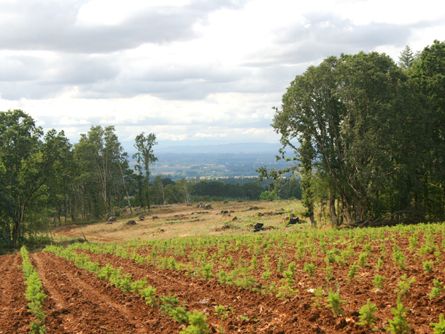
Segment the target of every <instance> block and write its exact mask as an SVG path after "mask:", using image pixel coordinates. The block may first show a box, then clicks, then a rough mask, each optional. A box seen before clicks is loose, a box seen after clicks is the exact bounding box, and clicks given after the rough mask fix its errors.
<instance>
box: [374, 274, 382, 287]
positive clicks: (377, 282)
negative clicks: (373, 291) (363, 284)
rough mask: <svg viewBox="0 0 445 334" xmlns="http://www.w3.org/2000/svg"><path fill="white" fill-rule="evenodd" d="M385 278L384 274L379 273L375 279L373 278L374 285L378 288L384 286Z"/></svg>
mask: <svg viewBox="0 0 445 334" xmlns="http://www.w3.org/2000/svg"><path fill="white" fill-rule="evenodd" d="M383 280H384V278H383V276H382V275H378V274H377V275H375V276H374V279H373V280H372V283H373V284H374V286H375V287H376V288H377V289H381V288H383Z"/></svg>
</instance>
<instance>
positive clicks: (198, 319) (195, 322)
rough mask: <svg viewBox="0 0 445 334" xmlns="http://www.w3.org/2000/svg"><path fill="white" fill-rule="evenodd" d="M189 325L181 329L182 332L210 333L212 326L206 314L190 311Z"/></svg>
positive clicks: (191, 333)
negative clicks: (210, 326)
mask: <svg viewBox="0 0 445 334" xmlns="http://www.w3.org/2000/svg"><path fill="white" fill-rule="evenodd" d="M187 322H188V324H189V325H188V326H187V327H186V328H185V329H183V330H182V331H180V334H209V333H210V328H209V325H208V324H207V318H206V316H205V315H204V314H203V313H201V312H197V311H194V312H189V313H188V314H187Z"/></svg>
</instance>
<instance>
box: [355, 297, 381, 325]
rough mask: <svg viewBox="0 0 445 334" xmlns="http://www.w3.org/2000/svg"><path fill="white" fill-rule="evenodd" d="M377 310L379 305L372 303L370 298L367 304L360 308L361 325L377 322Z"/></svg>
mask: <svg viewBox="0 0 445 334" xmlns="http://www.w3.org/2000/svg"><path fill="white" fill-rule="evenodd" d="M376 312H377V306H376V305H375V304H374V303H371V302H370V301H369V299H368V301H367V302H366V304H365V305H363V306H362V307H361V308H360V310H359V320H360V321H359V323H358V324H359V325H360V326H371V325H373V324H374V323H375V313H376Z"/></svg>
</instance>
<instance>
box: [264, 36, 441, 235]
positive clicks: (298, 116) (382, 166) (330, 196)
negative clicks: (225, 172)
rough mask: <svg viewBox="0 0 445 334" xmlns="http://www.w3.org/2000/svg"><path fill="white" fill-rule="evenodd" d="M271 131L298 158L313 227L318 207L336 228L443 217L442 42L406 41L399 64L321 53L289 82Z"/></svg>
mask: <svg viewBox="0 0 445 334" xmlns="http://www.w3.org/2000/svg"><path fill="white" fill-rule="evenodd" d="M273 128H274V129H275V131H276V132H277V133H278V134H279V135H280V136H281V143H282V145H283V148H282V150H281V151H280V152H281V158H284V159H291V160H292V159H294V160H297V164H296V165H298V167H295V168H298V170H299V172H300V175H301V186H302V191H303V202H304V205H305V207H306V210H307V216H308V217H309V218H310V220H311V222H312V224H314V225H315V224H316V219H315V215H314V210H315V207H321V209H322V210H326V212H328V216H329V217H330V221H331V223H332V225H333V226H340V225H354V226H355V225H379V224H388V223H411V222H419V221H435V220H443V219H444V216H445V42H440V41H434V43H433V44H432V45H430V46H428V47H425V48H424V49H423V50H422V51H421V52H420V53H418V54H414V53H413V52H412V51H411V50H410V49H409V48H408V47H407V48H405V50H404V51H403V52H402V54H401V56H400V59H399V62H398V63H395V62H394V61H393V60H392V59H391V58H390V57H389V56H387V55H386V54H382V53H377V52H371V53H364V52H360V53H357V54H353V55H346V54H343V55H341V56H339V57H328V58H326V59H324V60H323V61H322V62H321V63H320V64H319V65H317V66H311V67H309V68H308V69H307V70H306V71H305V72H304V73H303V74H301V75H297V76H296V78H295V79H294V80H293V81H292V83H291V84H290V86H289V87H288V89H287V91H286V92H285V94H284V95H283V98H282V104H281V107H280V108H276V113H275V117H274V121H273ZM289 152H291V154H290V155H289Z"/></svg>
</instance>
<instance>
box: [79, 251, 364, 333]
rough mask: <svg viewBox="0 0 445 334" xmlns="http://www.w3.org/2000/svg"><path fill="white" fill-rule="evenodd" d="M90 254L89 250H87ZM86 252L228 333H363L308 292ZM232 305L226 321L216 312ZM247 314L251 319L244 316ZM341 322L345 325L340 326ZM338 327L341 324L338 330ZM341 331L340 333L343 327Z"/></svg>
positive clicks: (351, 320) (349, 320) (94, 258)
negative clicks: (253, 287) (281, 294)
mask: <svg viewBox="0 0 445 334" xmlns="http://www.w3.org/2000/svg"><path fill="white" fill-rule="evenodd" d="M83 253H86V252H83ZM86 254H88V255H89V256H90V257H91V258H92V259H93V261H97V262H99V263H101V264H102V265H105V264H107V263H110V264H112V265H113V266H116V267H120V268H122V270H123V271H125V272H128V273H130V274H131V275H132V276H133V277H134V278H136V279H142V278H146V279H147V281H148V282H149V283H150V284H151V285H153V286H154V287H156V289H157V292H158V293H159V294H160V295H171V294H173V295H176V296H177V297H178V298H179V300H181V301H182V302H183V303H184V304H185V305H187V307H188V308H189V309H193V310H200V311H203V312H205V313H206V314H208V316H209V321H210V323H211V324H212V326H213V327H215V328H223V329H224V332H225V333H271V334H272V333H339V332H342V333H365V332H366V331H365V330H363V329H362V328H359V327H358V326H356V325H355V323H354V321H353V319H352V318H351V319H348V321H346V320H344V319H343V321H344V322H342V318H339V319H336V318H334V317H333V316H332V315H331V314H330V312H328V311H327V310H325V311H324V312H320V311H318V310H315V311H314V309H313V308H311V296H310V294H304V295H298V296H296V297H295V298H293V299H292V300H287V301H283V300H280V299H278V298H276V297H274V296H270V295H265V294H260V293H256V292H253V291H250V290H247V289H242V288H239V287H236V286H229V285H222V284H220V283H218V282H217V281H215V280H203V279H199V278H196V277H190V276H188V275H186V274H185V273H183V272H179V271H173V270H161V269H158V268H155V267H153V266H151V265H139V264H136V263H134V262H132V261H130V260H125V259H122V258H119V257H116V256H113V255H108V254H100V255H98V254H91V253H86ZM218 305H223V306H225V307H228V308H230V309H231V312H230V313H229V314H228V316H227V319H221V317H218V316H217V315H216V314H215V306H218ZM243 316H247V318H244V319H243V318H242V317H243ZM338 326H341V330H340V328H338ZM336 327H337V328H336ZM339 330H340V331H339Z"/></svg>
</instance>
